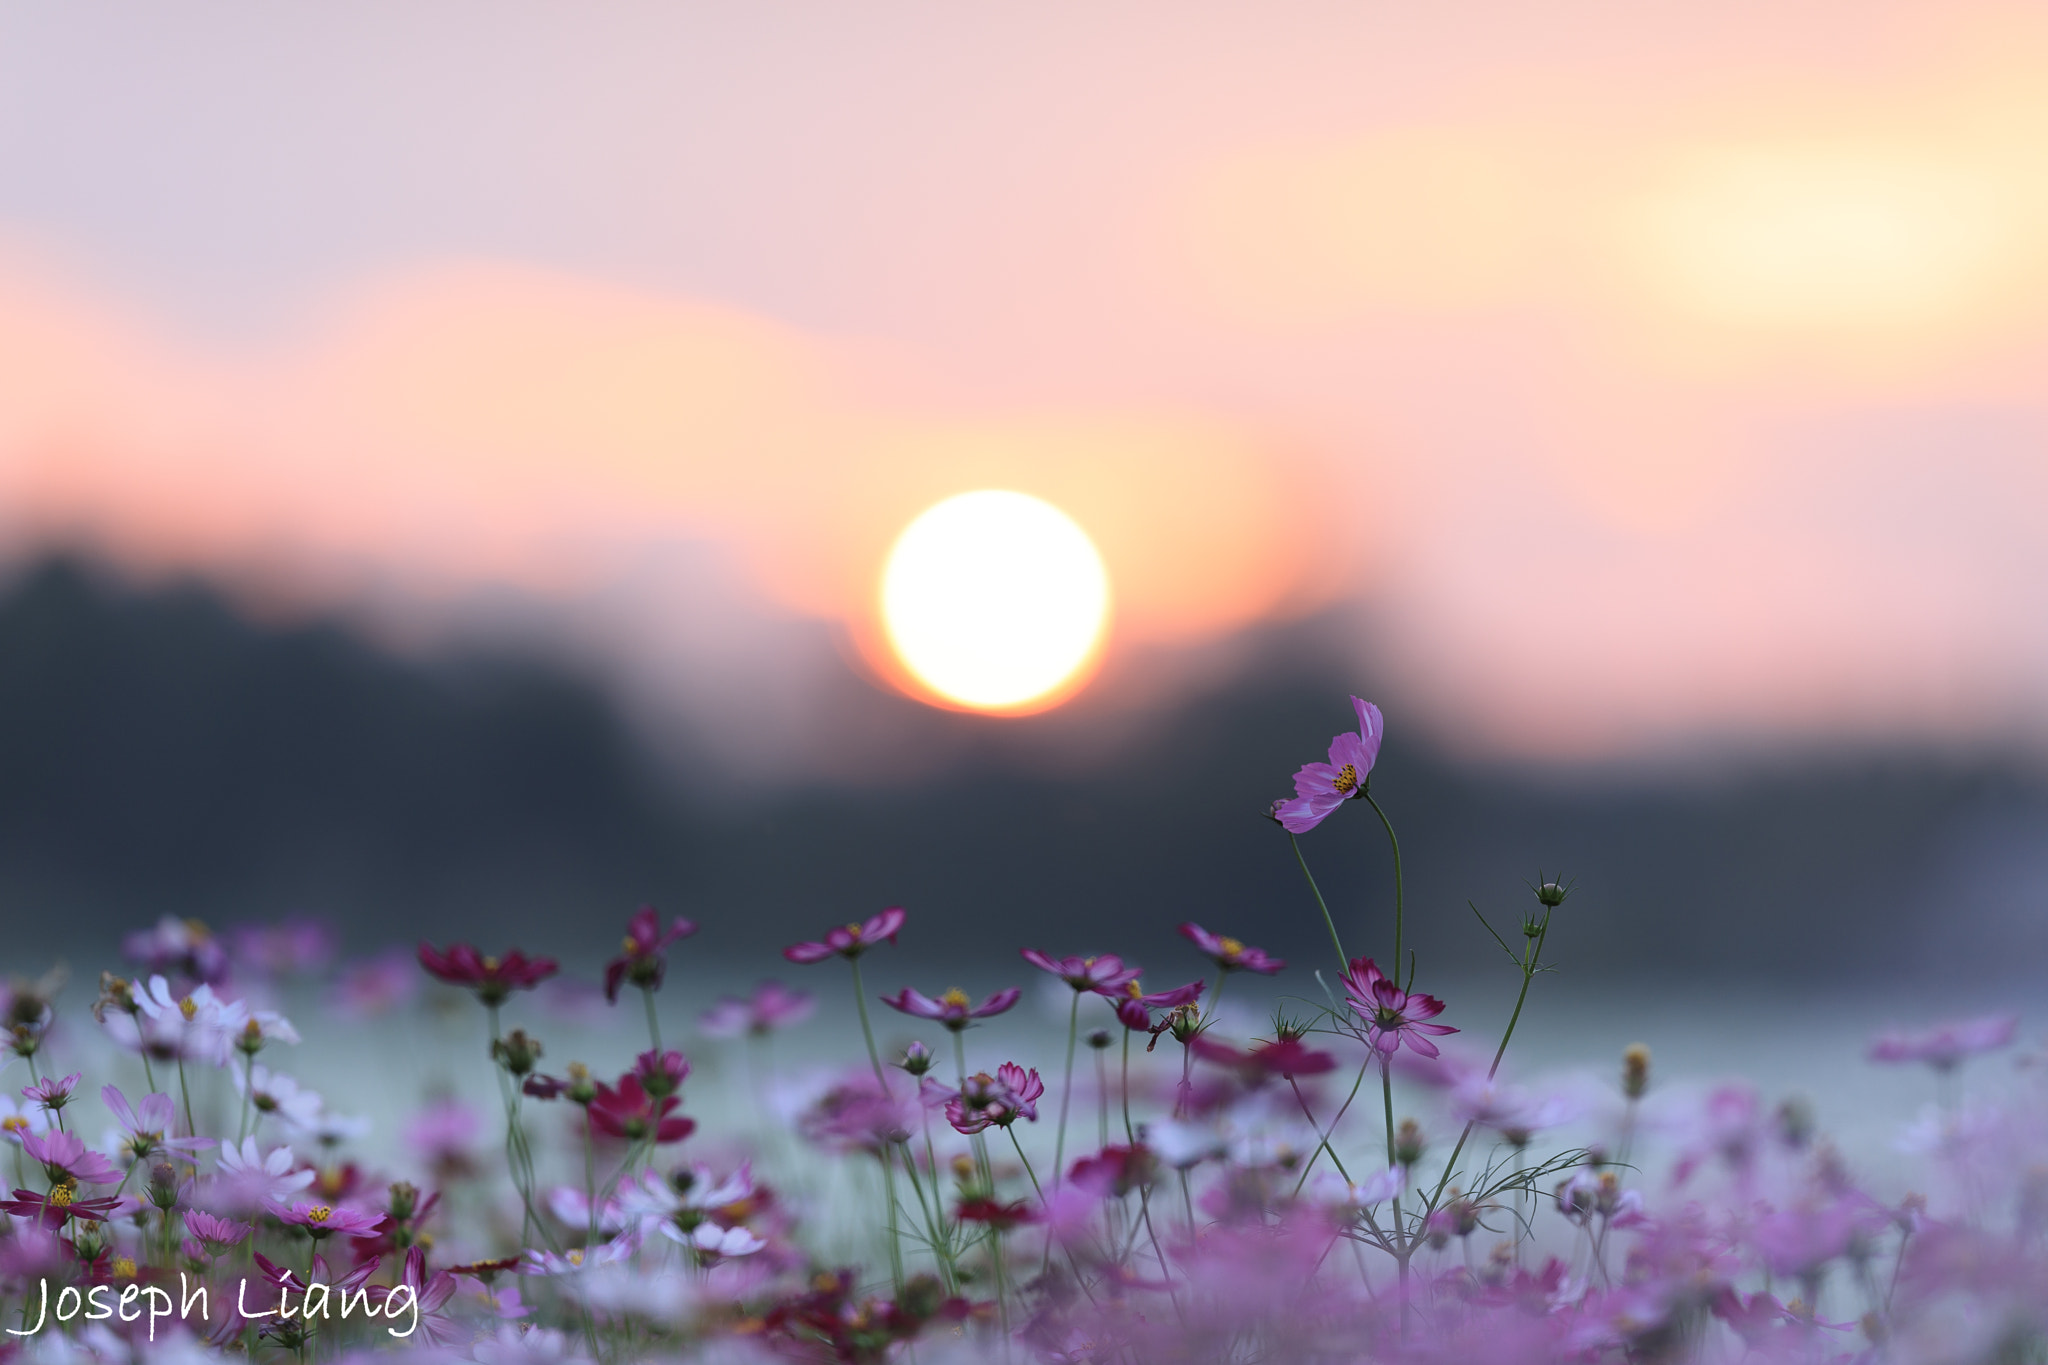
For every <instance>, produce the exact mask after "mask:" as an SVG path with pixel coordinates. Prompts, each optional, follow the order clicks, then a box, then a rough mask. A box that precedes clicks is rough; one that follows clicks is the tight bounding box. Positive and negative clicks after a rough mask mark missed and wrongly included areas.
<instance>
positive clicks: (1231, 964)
mask: <svg viewBox="0 0 2048 1365" xmlns="http://www.w3.org/2000/svg"><path fill="white" fill-rule="evenodd" d="M1180 933H1181V937H1182V938H1184V939H1186V940H1187V941H1188V942H1190V943H1192V944H1194V945H1195V947H1197V948H1199V949H1201V950H1202V952H1203V953H1204V954H1206V955H1207V956H1208V958H1209V960H1210V961H1211V962H1213V963H1215V964H1216V965H1217V966H1218V967H1220V968H1222V969H1223V970H1224V971H1226V972H1257V973H1258V974H1259V975H1261V976H1271V975H1273V973H1275V972H1277V971H1279V970H1280V969H1281V968H1282V967H1285V966H1286V965H1287V963H1286V961H1285V959H1282V958H1277V957H1268V956H1267V955H1266V950H1265V949H1264V948H1254V947H1252V946H1251V945H1249V944H1247V943H1243V942H1240V941H1239V940H1237V939H1234V938H1231V937H1229V936H1228V935H1225V934H1212V933H1210V932H1209V931H1208V930H1207V929H1204V928H1203V927H1202V926H1201V925H1199V924H1196V923H1195V922H1194V921H1193V920H1189V921H1188V922H1187V923H1186V924H1183V925H1182V926H1181V927H1180Z"/></svg>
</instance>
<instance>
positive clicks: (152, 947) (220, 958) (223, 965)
mask: <svg viewBox="0 0 2048 1365" xmlns="http://www.w3.org/2000/svg"><path fill="white" fill-rule="evenodd" d="M121 951H122V952H123V953H124V954H126V956H127V957H128V959H129V960H130V961H132V962H135V963H138V964H140V965H141V967H142V970H143V971H145V972H151V973H156V974H159V975H164V974H168V975H174V976H182V977H184V978H186V979H187V980H189V981H193V982H196V983H198V984H200V985H207V986H217V985H219V984H221V983H222V982H224V981H226V980H227V979H228V968H229V965H230V963H229V958H228V952H227V949H225V948H223V947H222V946H221V943H220V940H219V939H217V938H215V937H214V936H213V931H212V930H210V929H208V928H207V927H206V926H205V925H204V924H203V923H201V922H200V921H198V920H196V919H179V918H177V917H176V916H174V915H165V916H164V917H163V918H162V919H160V920H158V921H157V922H156V927H155V928H153V929H141V930H138V931H136V932H135V933H132V934H129V935H128V936H127V937H126V938H124V939H122V940H121Z"/></svg>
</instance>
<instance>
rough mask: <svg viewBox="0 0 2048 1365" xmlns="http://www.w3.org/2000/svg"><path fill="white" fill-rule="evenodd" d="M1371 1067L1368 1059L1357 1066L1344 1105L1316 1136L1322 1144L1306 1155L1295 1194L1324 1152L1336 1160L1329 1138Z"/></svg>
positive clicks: (1370, 1061)
mask: <svg viewBox="0 0 2048 1365" xmlns="http://www.w3.org/2000/svg"><path fill="white" fill-rule="evenodd" d="M1371 1065H1372V1059H1371V1058H1369V1057H1368V1058H1367V1059H1366V1060H1365V1061H1363V1062H1360V1063H1359V1064H1358V1077H1357V1079H1355V1080H1353V1081H1352V1082H1351V1093H1350V1094H1349V1095H1347V1096H1345V1098H1344V1103H1343V1104H1341V1105H1340V1106H1338V1108H1337V1113H1336V1116H1335V1117H1334V1118H1332V1119H1331V1120H1330V1126H1329V1127H1328V1128H1327V1129H1325V1130H1323V1131H1322V1132H1321V1133H1320V1134H1318V1136H1319V1137H1321V1138H1322V1142H1321V1144H1320V1145H1318V1146H1317V1148H1316V1149H1315V1150H1314V1151H1313V1152H1310V1153H1309V1154H1308V1164H1306V1165H1305V1166H1303V1167H1302V1168H1301V1178H1300V1179H1299V1180H1297V1181H1295V1182H1294V1192H1295V1194H1297V1195H1299V1194H1300V1193H1301V1187H1302V1186H1303V1185H1306V1184H1307V1183H1308V1177H1309V1173H1310V1172H1312V1171H1314V1170H1315V1168H1316V1162H1317V1160H1318V1159H1320V1158H1321V1156H1322V1154H1323V1153H1324V1152H1326V1151H1327V1152H1329V1154H1330V1159H1331V1160H1333V1161H1334V1160H1336V1157H1337V1153H1336V1150H1335V1149H1334V1148H1332V1147H1331V1146H1330V1136H1331V1134H1333V1133H1335V1132H1336V1131H1337V1125H1338V1124H1340V1123H1342V1122H1343V1121H1344V1116H1345V1115H1346V1114H1348V1113H1350V1112H1351V1102H1352V1101H1353V1100H1355V1099H1357V1098H1358V1092H1359V1091H1360V1090H1362V1089H1364V1088H1365V1073H1366V1070H1367V1068H1369V1067H1370V1066H1371Z"/></svg>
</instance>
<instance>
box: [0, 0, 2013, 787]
mask: <svg viewBox="0 0 2048 1365" xmlns="http://www.w3.org/2000/svg"><path fill="white" fill-rule="evenodd" d="M983 488H1003V489H1011V490H1016V491H1019V492H1024V493H1028V494H1032V495H1034V496H1036V497H1038V498H1042V499H1044V500H1046V501H1047V502H1050V503H1052V504H1054V505H1055V506H1057V507H1058V508H1060V509H1062V510H1063V511H1065V512H1066V513H1067V514H1068V515H1069V516H1071V517H1072V518H1073V519H1074V521H1075V522H1077V523H1078V524H1079V525H1080V526H1081V527H1082V528H1084V529H1085V531H1086V532H1087V534H1088V536H1089V537H1091V538H1092V539H1093V541H1094V543H1095V545H1096V546H1097V547H1098V548H1099V550H1100V553H1101V557H1102V562H1103V565H1104V567H1105V568H1106V571H1107V574H1108V579H1109V584H1110V589H1109V590H1110V597H1111V601H1112V603H1113V608H1112V611H1113V615H1112V617H1111V624H1110V627H1109V632H1110V633H1109V636H1108V643H1107V647H1106V650H1105V652H1104V655H1103V658H1102V659H1101V660H1100V664H1101V668H1100V672H1099V674H1097V675H1094V680H1093V682H1092V683H1091V684H1090V686H1089V687H1087V688H1084V689H1083V690H1082V691H1081V692H1079V693H1078V694H1077V695H1076V696H1075V697H1074V699H1073V700H1071V701H1069V702H1067V703H1066V704H1067V705H1068V706H1070V707H1073V708H1076V709H1077V710H1079V709H1085V708H1087V707H1090V706H1097V707H1109V708H1114V707H1115V706H1117V705H1119V704H1125V705H1129V704H1135V703H1138V702H1144V701H1150V700H1157V699H1162V698H1167V697H1170V695H1171V693H1172V691H1173V688H1174V687H1175V685H1176V681H1175V680H1176V679H1183V678H1187V677H1191V676H1194V675H1195V674H1198V673H1201V674H1203V675H1204V676H1213V674H1214V671H1215V670H1217V669H1219V668H1224V669H1228V668H1233V667H1235V668H1244V667H1255V666H1256V661H1255V660H1251V659H1244V658H1239V657H1236V656H1235V655H1234V654H1233V653H1232V646H1233V642H1234V641H1238V640H1241V639H1242V638H1243V635H1242V632H1244V631H1246V630H1247V629H1248V628H1252V627H1257V626H1260V625H1262V624H1265V623H1270V622H1275V621H1282V620H1287V619H1294V618H1302V617H1307V616H1309V615H1311V614H1316V613H1326V614H1328V615H1329V617H1330V619H1332V620H1335V621H1338V622H1344V621H1347V620H1355V621H1356V622H1357V623H1358V629H1357V631H1356V637H1357V640H1358V644H1357V646H1356V647H1357V649H1358V651H1359V662H1360V667H1361V669H1362V670H1369V671H1370V673H1371V675H1372V676H1373V677H1375V678H1381V679H1386V680H1388V681H1389V684H1390V685H1392V686H1396V687H1398V688H1400V689H1401V690H1402V691H1403V692H1404V694H1405V695H1407V696H1409V697H1412V698H1414V699H1415V705H1416V706H1418V707H1420V708H1422V709H1423V714H1422V716H1421V722H1422V723H1423V724H1426V725H1427V726H1429V727H1430V728H1431V729H1432V730H1433V731H1434V732H1435V733H1436V734H1437V735H1438V737H1439V738H1441V739H1442V740H1444V741H1445V742H1447V743H1449V744H1451V745H1453V746H1455V747H1457V748H1460V749H1462V750H1464V751H1466V752H1470V753H1475V754H1487V755H1507V756H1527V757H1536V758H1558V757H1563V758H1587V757H1592V758H1606V757H1614V756H1622V757H1627V756H1634V755H1644V754H1656V753H1661V752H1668V751H1671V750H1673V749H1677V748H1682V747H1684V746H1686V745H1689V744H1694V743H1697V742H1698V741H1700V740H1701V739H1702V738H1704V737H1718V736H1732V737H1736V738H1739V739H1740V740H1742V741H1743V742H1744V743H1762V744H1769V743H1771V742H1773V741H1775V740H1777V739H1779V738H1781V737H1786V736H1793V737H1798V738H1800V739H1802V740H1816V739H1817V740H1820V741H1829V740H1834V739H1845V740H1862V739H1868V738H1872V737H1883V738H1887V739H1901V738H1903V739H1906V740H1910V741H1918V740H1923V739H1924V740H1931V741H1937V742H1962V743H1972V744H1978V743H1985V742H2001V741H2003V740H2005V739H2007V738H2017V739H2019V740H2021V741H2023V742H2024V743H2026V744H2029V745H2033V746H2043V745H2048V629H2044V626H2043V622H2044V621H2048V20H2043V19H2042V18H2041V17H2040V12H2039V11H2038V10H2037V9H2031V8H2029V7H2022V6H2012V7H2000V6H1986V5H1977V4H1968V3H1948V4H1939V5H1937V4H1931V3H1917V4H1903V3H1902V4H1877V3H1870V2H1869V0H1858V2H1857V3H1853V4H1852V3H1839V4H1838V3H1820V2H1814V3H1804V4H1799V5H1792V6H1788V5H1786V4H1784V3H1782V0H1778V2H1776V3H1741V2H1737V0H1727V2H1726V3H1718V4H1712V5H1708V4H1694V5H1676V4H1642V3H1630V4H1621V3H1608V4H1600V3H1576V4H1574V3H1515V4H1506V3H1497V2H1496V3H1488V4H1480V3H1473V4H1452V5H1442V6H1431V7H1413V6H1408V7H1397V6H1365V5H1339V4H1311V3H1277V4H1266V5H1258V6H1222V5H1195V4H1187V3H1175V4H1170V5H1169V4H1156V5H1148V4H1129V5H1121V6H1115V7H1102V6H1098V5H1089V4H1080V3H1074V4H1059V3H1055V4H1040V5H1033V6H1030V7H1028V8H1026V9H1018V10H1013V11H1009V12H1005V13H996V12H991V11H988V10H985V9H984V10H977V9H973V8H963V7H959V6H949V5H940V4H895V5H861V6H825V5H808V6H799V5H784V4H779V3H768V2H765V0H753V2H750V3H748V4H745V5H732V6H723V7H684V6H674V5H661V4H646V5H629V4H616V5H609V6H605V7H602V8H601V9H590V8H587V7H575V8H571V7H561V6H543V5H507V4H496V3H494V4H489V5H484V4H458V3H444V4H438V5H435V6H432V7H421V6H418V5H413V4H398V3H391V4H367V3H366V4H353V5H349V6H345V7H336V8H329V9H325V10H318V11H316V10H312V9H305V8H278V7H274V6H262V5H256V4H213V5H207V6H203V7H202V6H188V5H182V4H165V5H157V6H151V7H149V8H147V9H133V8H127V7H118V6H112V5H99V4H91V3H75V2H74V3H67V4H65V5H61V6H38V7H30V6H26V5H20V6H8V7H4V8H0V549H4V552H5V553H6V554H7V555H9V556H11V557H13V558H14V559H16V560H17V561H19V560H24V559H26V558H28V557H30V556H32V555H33V554H35V553H37V552H38V551H40V550H42V549H45V548H47V547H49V546H51V545H56V544H74V545H75V544H83V545H85V546H87V547H89V548H91V549H92V550H93V551H95V552H96V553H98V554H101V555H103V556H104V557H106V558H107V559H108V560H110V561H111V562H113V563H115V564H117V565H121V566H124V567H125V568H127V569H128V570H130V571H132V572H135V573H137V574H140V575H143V576H146V577H153V576H157V575H162V574H166V573H168V574H181V573H195V572H196V573H198V574H200V575H202V576H204V577H207V578H209V579H212V580H215V581H218V582H221V583H223V584H225V585H227V586H228V587H230V588H231V589H232V590H233V591H234V592H236V593H237V595H238V596H240V597H241V598H242V599H243V600H245V601H246V602H248V603H249V604H250V606H251V608H252V609H254V610H259V611H265V612H287V613H289V612H300V611H306V610H317V611H327V610H338V611H341V612H343V613H345V614H348V615H350V616H353V617H355V618H356V619H359V620H361V621H363V622H364V623H365V624H366V625H368V626H369V627H370V628H371V629H373V630H375V631H376V632H378V633H379V634H380V635H382V636H383V637H385V638H389V639H392V640H394V641H398V642H400V643H403V644H406V645H409V646H421V645H425V646H430V647H431V646H433V645H435V644H437V643H440V642H444V641H448V640H451V639H453V640H467V639H473V638H477V637H479V636H491V635H494V634H496V635H503V634H513V635H516V636H517V637H518V638H521V639H539V640H543V641H547V642H551V643H553V644H554V645H556V646H558V647H561V648H565V649H568V650H570V651H572V652H573V653H574V654H576V655H578V656H579V657H583V658H587V659H589V660H592V661H594V662H595V663H597V664H598V665H600V666H601V667H603V668H605V669H606V670H608V671H610V672H611V673H612V674H613V676H616V677H617V678H619V679H620V680H621V681H622V682H623V684H624V685H625V686H626V687H627V688H628V689H629V690H630V691H631V692H632V694H633V695H635V696H636V697H638V698H640V699H641V700H642V701H643V702H651V703H652V704H654V705H655V706H656V707H657V708H667V709H668V710H670V711H672V712H673V713H674V714H676V715H679V716H682V717H684V718H685V719H687V720H689V721H691V722H693V723H694V724H696V725H698V726H700V727H704V728H708V729H711V730H715V731H717V732H719V733H720V734H722V735H724V736H726V737H727V742H728V743H729V744H731V745H733V746H738V747H739V748H740V749H743V750H745V751H747V752H749V753H754V754H758V755H759V756H760V762H761V764H762V765H763V767H764V768H765V769H769V770H776V771H794V770H797V769H799V768H801V767H802V765H803V764H804V763H806V762H810V761H812V760H811V759H809V758H807V757H806V756H805V755H804V754H803V753H801V752H799V751H798V750H799V749H800V748H801V747H802V744H803V743H807V742H808V740H806V739H804V736H805V735H806V733H807V732H806V731H805V729H804V720H803V717H804V714H805V711H806V706H807V699H809V698H811V697H813V696H814V695H815V689H816V688H818V687H824V686H828V685H832V684H833V682H834V680H835V679H837V678H840V677H843V676H844V675H845V674H846V672H847V671H848V670H849V669H855V670H860V671H865V672H867V673H869V674H871V675H872V676H873V677H874V678H875V680H876V681H877V682H878V684H881V685H888V684H890V683H892V682H894V683H898V684H901V683H904V682H905V679H904V678H903V677H902V676H901V674H900V670H898V669H897V667H896V665H895V663H894V662H893V660H892V659H891V657H890V656H889V653H888V650H887V647H886V645H885V644H884V643H883V640H882V634H881V632H880V628H879V625H878V622H877V618H876V610H877V607H876V604H877V593H878V585H879V583H880V577H881V573H882V564H883V559H884V556H885V555H886V553H887V551H888V548H889V546H890V544H891V542H892V541H893V540H894V539H895V538H896V536H897V535H898V534H899V533H900V532H901V531H902V530H903V528H904V527H905V526H906V525H907V524H909V523H910V522H911V521H912V519H913V518H915V517H916V516H917V515H918V514H919V513H920V512H921V511H923V510H924V509H925V508H927V507H929V506H931V505H932V504H934V503H936V502H938V501H940V500H941V499H944V498H947V497H949V496H951V495H954V494H958V493H963V492H968V491H972V490H976V489H983ZM834 641H837V642H839V643H838V644H837V645H834V644H832V642H834ZM1119 699H1121V702H1120V700H1119Z"/></svg>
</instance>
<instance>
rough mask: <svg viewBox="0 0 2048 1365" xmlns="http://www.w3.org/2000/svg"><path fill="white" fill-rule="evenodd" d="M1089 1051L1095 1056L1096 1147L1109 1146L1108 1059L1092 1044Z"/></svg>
mask: <svg viewBox="0 0 2048 1365" xmlns="http://www.w3.org/2000/svg"><path fill="white" fill-rule="evenodd" d="M1089 1051H1091V1052H1093V1053H1094V1054H1095V1128H1096V1132H1097V1135H1098V1138H1099V1140H1098V1141H1097V1142H1096V1144H1095V1145H1096V1146H1098V1147H1107V1146H1109V1058H1107V1057H1105V1056H1103V1055H1102V1049H1101V1048H1099V1047H1095V1046H1093V1045H1092V1044H1091V1045H1090V1047H1089Z"/></svg>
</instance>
